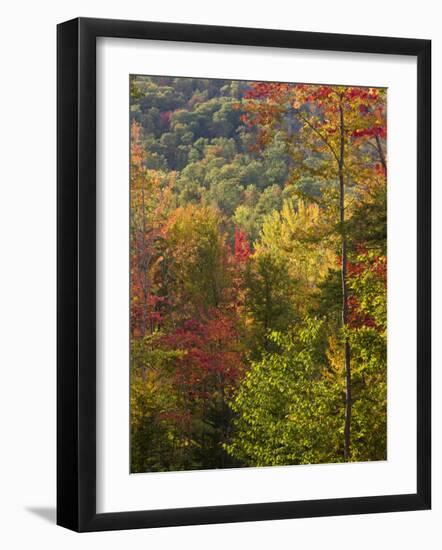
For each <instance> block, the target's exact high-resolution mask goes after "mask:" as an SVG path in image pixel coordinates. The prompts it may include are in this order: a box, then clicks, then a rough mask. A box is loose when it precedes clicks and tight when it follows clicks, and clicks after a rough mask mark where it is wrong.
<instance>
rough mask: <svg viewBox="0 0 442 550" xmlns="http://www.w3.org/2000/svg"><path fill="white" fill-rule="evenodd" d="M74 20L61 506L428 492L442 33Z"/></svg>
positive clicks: (75, 516)
mask: <svg viewBox="0 0 442 550" xmlns="http://www.w3.org/2000/svg"><path fill="white" fill-rule="evenodd" d="M57 36H58V64H57V67H58V106H57V110H58V129H57V132H58V153H57V157H58V172H57V175H58V384H57V394H58V399H57V403H58V404H57V413H58V433H57V435H58V444H57V452H58V459H57V460H58V473H57V492H58V495H57V523H58V524H59V525H61V526H64V527H67V528H69V529H73V530H75V531H102V530H110V529H132V528H143V527H161V526H175V525H190V524H208V523H223V522H240V521H254V520H273V519H285V518H300V517H317V516H325V515H345V514H363V513H375V512H376V513H377V512H393V511H406V510H424V509H429V508H430V506H431V496H430V495H431V482H430V473H431V472H430V470H431V468H430V465H431V462H430V461H431V448H430V434H431V424H430V410H431V402H430V393H431V392H430V390H431V382H430V348H431V346H430V211H431V209H430V149H431V147H430V136H431V131H430V101H431V97H430V65H431V59H430V54H431V43H430V41H428V40H416V39H408V38H386V37H374V36H351V35H337V34H321V33H306V32H295V31H281V30H263V29H252V28H235V27H231V28H230V27H216V26H201V25H183V24H171V23H152V22H137V21H115V20H105V19H83V18H80V19H75V20H72V21H68V22H65V23H62V24H60V25H59V26H58V35H57Z"/></svg>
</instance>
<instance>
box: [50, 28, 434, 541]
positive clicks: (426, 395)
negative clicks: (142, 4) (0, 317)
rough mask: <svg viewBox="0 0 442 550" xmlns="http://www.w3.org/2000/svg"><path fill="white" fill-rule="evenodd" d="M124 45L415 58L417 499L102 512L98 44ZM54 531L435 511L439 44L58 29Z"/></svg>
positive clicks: (237, 32)
mask: <svg viewBox="0 0 442 550" xmlns="http://www.w3.org/2000/svg"><path fill="white" fill-rule="evenodd" d="M97 37H116V38H133V39H151V40H166V41H182V42H196V43H211V44H229V45H247V46H269V47H273V48H280V47H284V48H302V49H309V50H325V51H337V52H357V53H377V54H396V55H405V56H414V57H416V58H417V88H418V89H417V136H416V146H417V175H416V176H417V205H416V207H417V223H418V232H417V327H418V328H417V357H416V367H417V394H416V399H417V472H416V476H417V478H416V479H417V492H416V493H415V494H397V495H385V496H372V497H357V498H337V499H326V500H308V501H293V502H271V503H265V502H264V503H259V504H240V505H225V506H209V507H198V508H180V509H166V510H140V511H133V512H117V513H97V512H96V475H97V469H96V324H97V315H96V292H97V283H96V252H97V246H96V240H95V235H96V39H97ZM57 46H58V60H57V72H58V75H57V92H58V100H57V118H58V122H57V140H58V147H57V164H58V168H57V180H58V201H57V208H58V218H57V219H58V221H57V225H58V241H57V253H58V262H57V280H58V291H57V323H58V336H57V348H58V350H57V365H58V366H57V416H58V419H57V438H58V442H57V523H58V524H59V525H61V526H64V527H66V528H69V529H72V530H75V531H79V532H83V531H104V530H111V529H134V528H146V527H162V526H177V525H195V524H209V523H225V522H242V521H257V520H275V519H286V518H302V517H318V516H327V515H346V514H366V513H375V512H376V513H379V512H396V511H408V510H425V509H429V508H430V506H431V418H430V411H431V372H430V360H431V357H430V354H431V332H430V323H431V313H430V298H431V295H430V293H431V290H430V283H431V280H430V277H431V272H430V270H431V260H430V245H431V241H430V226H431V219H430V214H431V206H430V203H431V182H430V164H431V157H430V155H431V126H430V124H431V119H430V110H431V106H430V105H431V86H430V84H431V41H429V40H417V39H408V38H386V37H375V36H353V35H338V34H323V33H311V32H295V31H284V30H263V29H253V28H235V27H217V26H202V25H188V24H171V23H157V22H155V23H152V22H139V21H119V20H107V19H89V18H79V19H74V20H71V21H67V22H64V23H61V24H60V25H58V28H57Z"/></svg>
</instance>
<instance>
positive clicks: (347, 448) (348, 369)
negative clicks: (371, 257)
mask: <svg viewBox="0 0 442 550" xmlns="http://www.w3.org/2000/svg"><path fill="white" fill-rule="evenodd" d="M339 112H340V151H339V218H340V225H341V289H342V327H343V329H346V327H347V324H348V289H347V233H346V228H345V177H344V158H345V126H344V111H343V107H342V97H341V99H340V103H339ZM344 368H345V424H344V460H346V461H347V460H350V457H351V447H350V430H351V406H352V402H351V365H350V343H349V341H348V338H347V336H346V337H345V340H344Z"/></svg>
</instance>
